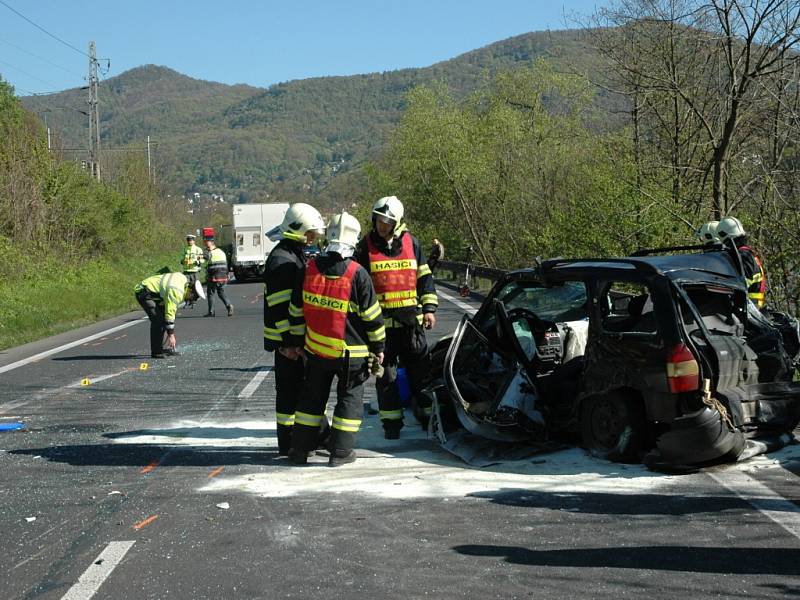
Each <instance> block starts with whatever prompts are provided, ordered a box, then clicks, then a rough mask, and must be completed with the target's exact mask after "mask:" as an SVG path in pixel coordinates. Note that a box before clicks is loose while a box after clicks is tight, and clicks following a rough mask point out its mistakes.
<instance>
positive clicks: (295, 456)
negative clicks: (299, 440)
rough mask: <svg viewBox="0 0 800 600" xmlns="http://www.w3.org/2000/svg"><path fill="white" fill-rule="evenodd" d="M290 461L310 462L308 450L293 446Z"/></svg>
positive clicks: (302, 463) (290, 451)
mask: <svg viewBox="0 0 800 600" xmlns="http://www.w3.org/2000/svg"><path fill="white" fill-rule="evenodd" d="M288 456H289V462H290V463H292V464H294V465H304V464H306V463H308V452H307V451H305V450H298V449H297V448H291V449H290V450H289V453H288Z"/></svg>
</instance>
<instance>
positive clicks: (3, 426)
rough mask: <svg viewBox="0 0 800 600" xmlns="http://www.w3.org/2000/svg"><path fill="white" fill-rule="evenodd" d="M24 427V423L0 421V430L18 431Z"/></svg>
mask: <svg viewBox="0 0 800 600" xmlns="http://www.w3.org/2000/svg"><path fill="white" fill-rule="evenodd" d="M20 429H25V423H20V422H17V423H0V431H19V430H20Z"/></svg>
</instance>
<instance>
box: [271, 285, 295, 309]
mask: <svg viewBox="0 0 800 600" xmlns="http://www.w3.org/2000/svg"><path fill="white" fill-rule="evenodd" d="M291 299H292V289H291V288H289V289H288V290H281V291H280V292H275V293H274V294H270V295H269V296H267V306H276V305H278V304H283V303H284V302H289V300H291Z"/></svg>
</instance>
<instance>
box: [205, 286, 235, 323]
mask: <svg viewBox="0 0 800 600" xmlns="http://www.w3.org/2000/svg"><path fill="white" fill-rule="evenodd" d="M214 294H217V295H218V296H219V299H220V300H222V303H223V304H224V305H225V308H228V307H229V306H230V305H231V303H230V302H229V301H228V297H227V296H226V295H225V284H224V283H218V282H214V281H208V282H206V298H207V299H208V312H209V313H211V314H212V315H213V314H214Z"/></svg>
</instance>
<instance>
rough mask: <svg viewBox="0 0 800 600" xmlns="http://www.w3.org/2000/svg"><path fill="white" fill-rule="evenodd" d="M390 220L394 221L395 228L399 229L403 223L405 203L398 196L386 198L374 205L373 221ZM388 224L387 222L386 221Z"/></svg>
mask: <svg viewBox="0 0 800 600" xmlns="http://www.w3.org/2000/svg"><path fill="white" fill-rule="evenodd" d="M378 218H380V219H389V220H390V221H394V227H395V229H396V228H397V226H398V225H400V223H402V221H403V203H402V202H400V200H399V199H398V198H397V196H386V197H384V198H381V199H380V200H378V201H377V202H376V203H375V204H373V205H372V220H373V223H374V222H375V219H378ZM385 222H386V221H385Z"/></svg>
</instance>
